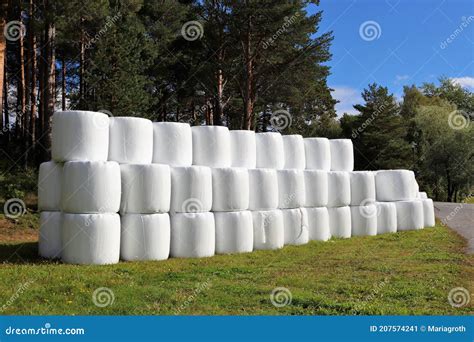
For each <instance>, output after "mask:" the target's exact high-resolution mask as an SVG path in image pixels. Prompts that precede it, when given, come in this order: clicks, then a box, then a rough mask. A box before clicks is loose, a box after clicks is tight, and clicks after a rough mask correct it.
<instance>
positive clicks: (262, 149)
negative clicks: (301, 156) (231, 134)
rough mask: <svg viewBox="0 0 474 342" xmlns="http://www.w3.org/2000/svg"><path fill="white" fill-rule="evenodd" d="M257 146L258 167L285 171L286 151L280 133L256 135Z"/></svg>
mask: <svg viewBox="0 0 474 342" xmlns="http://www.w3.org/2000/svg"><path fill="white" fill-rule="evenodd" d="M255 141H256V146H257V167H258V168H269V169H283V167H284V166H285V150H284V148H283V139H282V137H281V134H280V133H277V132H266V133H257V134H255Z"/></svg>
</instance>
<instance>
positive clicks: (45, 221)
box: [38, 211, 62, 259]
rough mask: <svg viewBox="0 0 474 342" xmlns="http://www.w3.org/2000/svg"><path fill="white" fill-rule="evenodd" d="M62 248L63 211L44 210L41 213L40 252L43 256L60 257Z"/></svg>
mask: <svg viewBox="0 0 474 342" xmlns="http://www.w3.org/2000/svg"><path fill="white" fill-rule="evenodd" d="M61 250H62V242H61V212H60V211H42V212H41V214H40V228H39V241H38V254H39V255H40V256H42V257H43V258H49V259H54V258H60V257H61Z"/></svg>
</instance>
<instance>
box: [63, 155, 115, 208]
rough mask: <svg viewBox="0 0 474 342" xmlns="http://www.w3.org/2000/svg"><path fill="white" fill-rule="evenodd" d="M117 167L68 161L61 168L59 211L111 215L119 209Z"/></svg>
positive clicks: (99, 163) (100, 163)
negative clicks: (61, 181)
mask: <svg viewBox="0 0 474 342" xmlns="http://www.w3.org/2000/svg"><path fill="white" fill-rule="evenodd" d="M120 195H121V181H120V166H119V164H118V163H116V162H112V161H109V162H105V161H71V162H67V163H65V164H64V168H63V185H62V194H61V210H62V211H64V212H68V213H106V212H108V213H114V212H118V211H119V208H120Z"/></svg>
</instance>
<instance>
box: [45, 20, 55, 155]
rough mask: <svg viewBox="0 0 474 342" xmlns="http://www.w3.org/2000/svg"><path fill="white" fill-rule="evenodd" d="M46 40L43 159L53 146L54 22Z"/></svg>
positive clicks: (48, 30) (49, 24)
mask: <svg viewBox="0 0 474 342" xmlns="http://www.w3.org/2000/svg"><path fill="white" fill-rule="evenodd" d="M47 32H48V37H47V42H46V72H45V75H46V79H45V80H46V82H45V85H44V86H45V108H44V132H43V137H44V140H43V148H44V151H43V153H44V155H43V160H49V159H50V147H51V129H50V128H51V118H52V116H53V113H54V104H55V100H56V87H55V86H56V82H55V76H56V68H55V46H54V45H55V35H56V29H55V26H54V23H53V22H49V23H48V25H47Z"/></svg>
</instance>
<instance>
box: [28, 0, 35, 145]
mask: <svg viewBox="0 0 474 342" xmlns="http://www.w3.org/2000/svg"><path fill="white" fill-rule="evenodd" d="M33 11H34V3H33V0H30V9H29V12H30V14H29V27H28V28H29V30H28V31H29V32H28V34H29V45H30V47H29V51H30V66H31V68H30V72H31V77H30V80H31V84H30V142H31V146H33V152H34V151H35V148H36V147H35V146H36V37H35V33H34V25H33V22H32V21H33Z"/></svg>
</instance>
